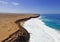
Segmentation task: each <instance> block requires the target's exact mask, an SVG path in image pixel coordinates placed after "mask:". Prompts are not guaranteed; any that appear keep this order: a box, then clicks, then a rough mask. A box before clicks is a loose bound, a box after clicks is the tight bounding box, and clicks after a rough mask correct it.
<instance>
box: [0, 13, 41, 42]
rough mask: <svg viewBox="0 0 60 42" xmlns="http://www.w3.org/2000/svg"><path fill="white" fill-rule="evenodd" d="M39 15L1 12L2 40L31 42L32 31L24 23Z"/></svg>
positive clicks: (0, 36)
mask: <svg viewBox="0 0 60 42" xmlns="http://www.w3.org/2000/svg"><path fill="white" fill-rule="evenodd" d="M39 16H40V15H39V14H10V13H9V14H0V19H1V20H0V42H29V39H30V33H29V32H28V31H27V30H26V29H25V28H24V27H23V24H24V22H25V21H27V20H29V19H31V18H37V17H39Z"/></svg>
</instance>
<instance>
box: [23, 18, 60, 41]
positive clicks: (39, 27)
mask: <svg viewBox="0 0 60 42" xmlns="http://www.w3.org/2000/svg"><path fill="white" fill-rule="evenodd" d="M23 27H25V29H26V30H27V31H28V32H29V33H30V41H29V42H60V34H59V33H58V32H57V31H56V30H54V29H52V28H50V27H48V26H46V25H45V23H44V22H42V20H40V19H39V18H32V19H30V20H28V21H26V22H25V24H24V26H23Z"/></svg>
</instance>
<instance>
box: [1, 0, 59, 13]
mask: <svg viewBox="0 0 60 42" xmlns="http://www.w3.org/2000/svg"><path fill="white" fill-rule="evenodd" d="M0 13H38V14H56V13H58V14H60V0H0Z"/></svg>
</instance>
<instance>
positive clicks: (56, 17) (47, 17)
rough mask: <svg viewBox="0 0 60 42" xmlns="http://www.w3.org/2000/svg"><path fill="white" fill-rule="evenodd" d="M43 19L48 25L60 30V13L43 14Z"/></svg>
mask: <svg viewBox="0 0 60 42" xmlns="http://www.w3.org/2000/svg"><path fill="white" fill-rule="evenodd" d="M41 20H42V21H43V22H44V23H45V24H46V25H47V26H49V27H51V28H53V29H56V30H60V14H41Z"/></svg>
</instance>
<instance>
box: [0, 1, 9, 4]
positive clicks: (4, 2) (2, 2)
mask: <svg viewBox="0 0 60 42" xmlns="http://www.w3.org/2000/svg"><path fill="white" fill-rule="evenodd" d="M0 4H8V2H6V1H0Z"/></svg>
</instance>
